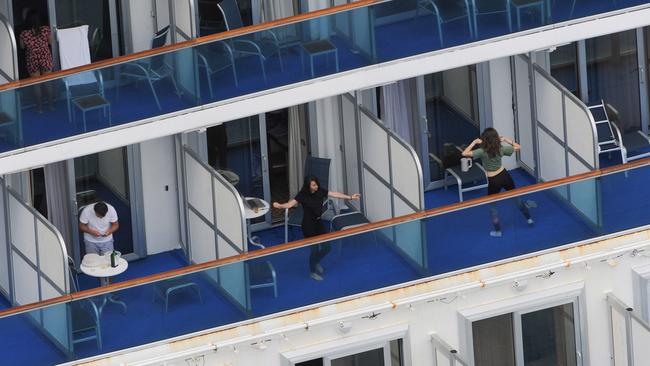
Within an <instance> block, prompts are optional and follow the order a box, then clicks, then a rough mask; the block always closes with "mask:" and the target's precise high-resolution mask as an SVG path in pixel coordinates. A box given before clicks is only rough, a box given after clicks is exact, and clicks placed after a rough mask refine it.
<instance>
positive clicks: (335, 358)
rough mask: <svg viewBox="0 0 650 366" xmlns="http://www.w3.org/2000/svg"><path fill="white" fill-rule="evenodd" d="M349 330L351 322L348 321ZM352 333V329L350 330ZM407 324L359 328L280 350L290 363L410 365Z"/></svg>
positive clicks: (303, 365) (312, 365) (296, 365)
mask: <svg viewBox="0 0 650 366" xmlns="http://www.w3.org/2000/svg"><path fill="white" fill-rule="evenodd" d="M351 327H352V329H354V327H355V325H354V324H352V326H351ZM352 332H354V330H352ZM408 345H409V338H408V325H407V324H400V325H395V326H391V327H386V328H379V329H373V330H372V331H363V332H359V333H356V334H352V335H351V334H348V333H346V334H345V336H342V337H336V338H334V339H332V340H330V341H327V342H322V343H316V344H312V345H310V346H306V347H300V348H296V349H293V350H290V351H287V352H284V353H282V357H283V359H284V360H285V362H284V363H283V365H291V366H405V365H410V364H411V353H410V349H409V346H408Z"/></svg>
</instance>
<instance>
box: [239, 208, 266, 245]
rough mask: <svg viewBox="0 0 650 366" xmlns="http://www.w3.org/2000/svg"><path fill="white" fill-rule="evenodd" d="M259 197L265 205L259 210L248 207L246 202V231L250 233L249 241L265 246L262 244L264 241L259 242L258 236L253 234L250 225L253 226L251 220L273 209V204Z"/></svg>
mask: <svg viewBox="0 0 650 366" xmlns="http://www.w3.org/2000/svg"><path fill="white" fill-rule="evenodd" d="M244 199H245V200H249V199H255V198H254V197H244ZM257 199H258V200H260V202H262V204H263V205H264V206H263V207H260V208H258V209H257V210H252V209H250V208H248V206H246V203H244V216H245V217H246V232H247V233H248V242H249V243H251V244H252V245H255V246H256V247H260V248H265V246H264V245H262V243H260V242H259V238H258V237H256V236H252V235H251V228H250V226H251V220H252V219H256V218H258V217H262V216H264V215H266V214H267V213H268V212H269V210H270V209H271V205H269V203H268V202H266V201H264V200H263V199H261V198H257Z"/></svg>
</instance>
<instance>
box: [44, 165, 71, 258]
mask: <svg viewBox="0 0 650 366" xmlns="http://www.w3.org/2000/svg"><path fill="white" fill-rule="evenodd" d="M44 171H45V192H47V195H46V197H47V214H48V216H49V217H48V220H49V221H50V222H51V223H52V225H54V227H56V228H57V229H58V230H59V232H60V233H61V236H62V237H63V242H64V243H65V245H66V248H67V249H68V253H74V250H73V248H72V242H73V240H72V235H73V233H72V226H71V225H70V220H71V218H72V217H73V216H74V215H72V212H71V210H76V207H75V208H73V207H71V206H72V204H71V203H72V200H71V199H70V189H69V184H70V182H68V167H67V162H66V161H60V162H58V163H52V164H47V165H45V168H44ZM75 224H76V222H75ZM75 227H76V225H75Z"/></svg>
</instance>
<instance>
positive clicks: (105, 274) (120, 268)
mask: <svg viewBox="0 0 650 366" xmlns="http://www.w3.org/2000/svg"><path fill="white" fill-rule="evenodd" d="M106 257H109V256H108V255H107V256H106ZM107 259H108V258H107ZM80 267H81V272H83V273H85V274H87V275H88V276H91V277H97V278H99V283H100V284H101V286H102V287H104V286H108V283H109V282H108V279H109V278H111V277H113V276H117V275H118V274H121V273H123V272H124V271H126V269H127V268H129V262H127V261H126V260H125V259H124V258H120V259H119V260H118V261H117V267H111V262H110V259H109V260H108V261H106V263H105V264H101V265H99V266H97V267H88V266H85V265H84V264H83V263H82V264H81V266H80ZM109 302H112V303H114V304H118V305H120V306H122V308H123V309H124V313H126V303H124V302H123V301H118V300H116V299H114V298H113V295H110V294H104V296H103V299H102V303H101V304H100V305H99V308H98V310H99V315H100V316H101V315H102V311H103V310H104V307H105V306H106V304H108V303H109Z"/></svg>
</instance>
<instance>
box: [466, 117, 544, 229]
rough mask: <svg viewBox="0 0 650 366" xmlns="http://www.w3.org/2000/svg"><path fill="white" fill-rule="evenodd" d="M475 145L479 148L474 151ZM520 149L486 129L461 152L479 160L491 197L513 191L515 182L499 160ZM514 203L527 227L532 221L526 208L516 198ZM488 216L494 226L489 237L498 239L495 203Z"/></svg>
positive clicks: (498, 222) (493, 131)
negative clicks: (503, 190) (504, 191)
mask: <svg viewBox="0 0 650 366" xmlns="http://www.w3.org/2000/svg"><path fill="white" fill-rule="evenodd" d="M502 143H505V145H503V144H502ZM476 145H479V146H480V147H479V148H478V149H475V150H474V147H475V146H476ZM520 148H521V146H520V145H519V144H518V143H516V142H515V141H513V140H512V139H510V138H507V137H503V136H499V133H498V132H497V130H495V129H494V128H492V127H488V128H486V129H485V130H484V131H483V133H482V134H481V138H480V139H475V140H474V141H472V143H471V144H469V146H467V147H466V148H465V150H463V156H464V157H468V158H477V159H481V163H482V165H483V167H484V168H485V170H486V172H487V176H488V195H491V194H496V193H499V192H501V190H502V189H505V190H506V191H509V190H512V189H515V182H514V181H513V180H512V177H511V176H510V173H508V171H507V170H506V169H505V168H504V167H503V164H502V161H501V159H502V158H503V157H504V156H510V155H512V153H514V152H515V151H518V150H519V149H520ZM516 203H517V207H519V210H520V211H521V213H522V215H524V217H525V218H526V222H527V223H528V225H532V224H533V219H532V218H531V217H530V212H529V211H528V207H527V206H526V205H525V204H524V203H523V202H522V201H521V199H519V198H516ZM490 216H491V218H492V225H493V226H494V230H492V231H490V235H492V236H496V237H499V236H501V222H500V221H499V215H498V212H497V209H496V204H495V203H492V204H491V205H490Z"/></svg>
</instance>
